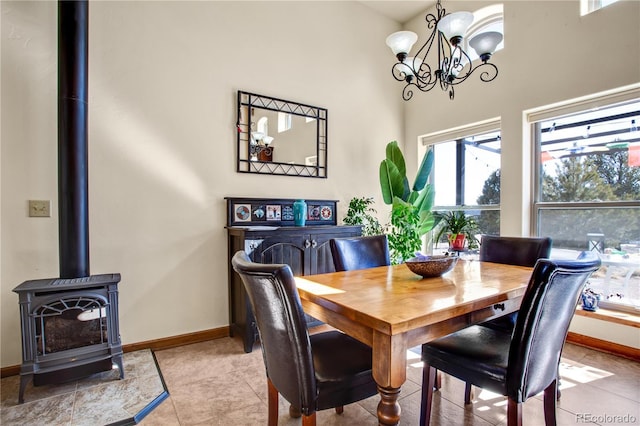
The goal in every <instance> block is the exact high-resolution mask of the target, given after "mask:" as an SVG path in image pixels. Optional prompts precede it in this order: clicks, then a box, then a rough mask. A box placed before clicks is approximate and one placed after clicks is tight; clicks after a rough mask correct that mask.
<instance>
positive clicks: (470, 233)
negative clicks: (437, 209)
mask: <svg viewBox="0 0 640 426" xmlns="http://www.w3.org/2000/svg"><path fill="white" fill-rule="evenodd" d="M436 215H437V216H438V217H439V218H440V223H439V227H438V233H437V234H436V238H435V242H436V244H437V243H438V242H439V241H440V239H441V238H442V236H444V235H446V237H447V241H449V248H451V249H452V250H464V247H465V244H466V245H468V247H469V249H476V248H478V239H477V238H476V233H478V225H477V223H476V221H475V219H474V218H473V217H472V216H467V215H465V213H464V212H463V211H460V210H458V211H450V212H444V213H436Z"/></svg>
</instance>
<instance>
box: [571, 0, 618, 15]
mask: <svg viewBox="0 0 640 426" xmlns="http://www.w3.org/2000/svg"><path fill="white" fill-rule="evenodd" d="M617 1H618V0H580V16H584V15H587V14H589V13H591V12H595V11H596V10H598V9H602V8H603V7H607V6H609V5H610V4H613V3H615V2H617Z"/></svg>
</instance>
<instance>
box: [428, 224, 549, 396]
mask: <svg viewBox="0 0 640 426" xmlns="http://www.w3.org/2000/svg"><path fill="white" fill-rule="evenodd" d="M552 243H553V241H552V240H551V238H549V237H501V236H496V235H483V236H482V239H481V245H480V257H479V260H480V261H482V262H494V263H503V264H507V265H518V266H530V267H533V266H534V265H535V264H536V261H537V260H538V259H545V258H548V257H549V255H550V254H551V245H552ZM517 315H518V313H517V312H513V313H511V314H507V315H503V316H501V317H499V318H496V319H493V320H490V321H485V322H483V323H480V325H482V326H485V327H491V328H497V329H500V330H504V331H505V332H508V333H511V332H512V331H513V326H514V325H515V322H516V318H517ZM439 382H440V381H439V380H438V382H437V384H438V386H436V388H438V387H439ZM471 399H472V395H471V384H470V383H466V385H465V389H464V403H465V404H471Z"/></svg>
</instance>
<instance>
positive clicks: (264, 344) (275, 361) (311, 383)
mask: <svg viewBox="0 0 640 426" xmlns="http://www.w3.org/2000/svg"><path fill="white" fill-rule="evenodd" d="M231 264H232V266H233V269H234V270H235V271H236V272H237V273H238V274H239V275H240V277H241V278H242V282H243V283H244V287H245V289H246V290H247V295H248V296H249V301H250V303H251V308H252V309H253V314H254V316H255V319H256V325H257V327H258V333H259V335H260V342H261V348H262V355H263V358H264V363H265V368H266V370H267V377H269V379H270V380H271V382H272V383H273V384H274V386H275V387H276V389H277V390H278V392H279V393H280V394H281V395H282V396H283V397H284V398H285V399H286V400H287V401H289V402H290V403H291V404H293V405H294V406H296V407H301V408H303V409H304V408H306V407H310V406H314V407H315V398H316V379H315V370H314V367H313V358H312V354H311V344H310V342H309V333H308V331H307V323H306V321H305V318H304V312H303V310H302V305H301V303H300V296H299V295H298V291H297V289H296V284H295V279H294V277H293V273H292V272H291V268H289V266H288V265H278V264H261V263H253V262H251V260H250V259H249V257H248V256H247V254H246V253H245V252H244V251H238V252H237V253H236V254H235V255H234V256H233V258H232V259H231Z"/></svg>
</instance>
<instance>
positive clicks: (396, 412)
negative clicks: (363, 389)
mask: <svg viewBox="0 0 640 426" xmlns="http://www.w3.org/2000/svg"><path fill="white" fill-rule="evenodd" d="M378 392H379V393H380V402H379V403H378V423H379V424H380V425H382V426H387V425H389V426H391V425H397V424H399V423H400V404H398V396H399V395H400V388H383V387H381V386H378Z"/></svg>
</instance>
